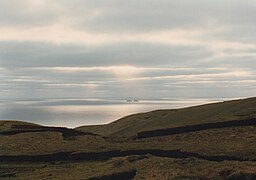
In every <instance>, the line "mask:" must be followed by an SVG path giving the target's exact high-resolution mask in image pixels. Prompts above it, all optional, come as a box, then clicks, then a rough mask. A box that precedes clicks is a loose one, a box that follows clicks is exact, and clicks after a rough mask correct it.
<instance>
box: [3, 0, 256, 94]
mask: <svg viewBox="0 0 256 180" xmlns="http://www.w3.org/2000/svg"><path fill="white" fill-rule="evenodd" d="M255 32H256V0H225V1H222V0H215V1H212V0H193V1H191V0H180V1H178V0H175V1H174V0H129V1H123V0H108V1H106V0H72V1H70V0H8V1H6V0H0V96H1V97H0V99H4V98H14V99H37V98H90V97H98V98H153V99H154V98H156V99H157V98H237V97H251V96H255V94H256V70H255V69H256V33H255Z"/></svg>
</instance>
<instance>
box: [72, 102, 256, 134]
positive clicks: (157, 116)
mask: <svg viewBox="0 0 256 180" xmlns="http://www.w3.org/2000/svg"><path fill="white" fill-rule="evenodd" d="M248 118H256V98H255V97H254V98H248V99H240V100H233V101H225V102H219V103H213V104H206V105H200V106H195V107H189V108H182V109H173V110H156V111H152V112H148V113H140V114H134V115H130V116H127V117H124V118H121V119H119V120H117V121H114V122H112V123H110V124H106V125H96V126H82V127H78V128H76V129H78V130H80V131H89V132H92V133H96V134H100V135H103V136H133V135H136V134H137V133H138V132H140V131H146V130H153V129H162V128H171V127H179V126H184V125H195V124H203V123H212V122H222V121H228V120H238V119H248Z"/></svg>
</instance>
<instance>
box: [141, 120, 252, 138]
mask: <svg viewBox="0 0 256 180" xmlns="http://www.w3.org/2000/svg"><path fill="white" fill-rule="evenodd" d="M255 125H256V119H247V120H232V121H224V122H216V123H206V124H198V125H189V126H181V127H175V128H167V129H157V130H151V131H142V132H139V133H137V138H138V139H142V138H150V137H157V136H167V135H174V134H181V133H188V132H195V131H201V130H206V129H219V128H228V127H239V126H255Z"/></svg>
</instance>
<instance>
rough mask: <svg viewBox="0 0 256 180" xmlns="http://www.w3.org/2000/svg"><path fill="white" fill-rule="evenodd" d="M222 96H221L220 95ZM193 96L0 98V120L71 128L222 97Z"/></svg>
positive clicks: (210, 101) (204, 102) (206, 101)
mask: <svg viewBox="0 0 256 180" xmlns="http://www.w3.org/2000/svg"><path fill="white" fill-rule="evenodd" d="M222 100H223V99H222ZM222 100H218V99H210V98H200V99H198V98H192V99H168V98H163V99H108V98H106V99H104V98H102V99H101V98H56V99H55V98H49V99H26V100H24V99H19V100H14V99H4V100H0V120H19V121H26V122H32V123H36V124H40V125H45V126H61V127H69V128H74V127H78V126H83V125H98V124H107V123H110V122H112V121H115V120H118V119H120V118H122V117H124V116H127V115H131V114H135V113H142V112H148V111H153V110H158V109H177V108H185V107H190V106H196V105H202V104H206V103H213V102H218V101H222Z"/></svg>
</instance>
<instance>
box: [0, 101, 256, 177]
mask: <svg viewBox="0 0 256 180" xmlns="http://www.w3.org/2000/svg"><path fill="white" fill-rule="evenodd" d="M255 107H256V98H249V99H243V100H235V101H227V102H221V103H214V104H208V105H202V106H196V107H191V108H184V109H178V110H158V111H153V112H149V113H141V114H136V115H131V116H127V117H125V118H122V119H120V120H118V121H116V122H113V123H110V124H108V125H103V126H89V127H88V126H85V127H79V128H76V129H68V128H63V127H45V126H40V125H36V124H31V123H26V122H19V121H0V162H1V163H0V179H8V180H9V179H89V180H106V179H124V180H129V179H135V180H136V179H137V180H139V179H156V180H158V179H162V180H167V179H175V180H177V179H196V180H201V179H209V180H210V179H216V180H217V179H227V180H231V179H248V180H254V179H256V144H255V142H256V118H255V114H256V109H255ZM230 120H241V121H238V122H247V121H248V120H251V122H253V123H252V124H243V123H238V126H232V123H233V121H230ZM219 122H225V123H226V124H228V125H229V126H225V127H221V126H217V128H216V127H215V128H211V126H210V128H208V129H200V130H196V131H186V132H184V131H183V132H178V131H177V129H176V131H177V132H175V134H167V135H165V136H158V135H157V134H155V136H153V137H147V138H134V137H133V135H135V134H136V133H138V132H141V131H145V130H154V129H166V128H175V127H176V128H177V127H178V128H179V127H187V126H190V127H191V125H202V124H206V123H219ZM227 122H231V124H230V123H227ZM137 123H138V124H137ZM148 123H149V124H148ZM240 125H241V126H240ZM171 130H173V129H171ZM178 130H180V129H178ZM88 131H91V132H93V133H89V132H88ZM99 134H100V135H99ZM102 135H104V136H102ZM123 136H125V137H123Z"/></svg>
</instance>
